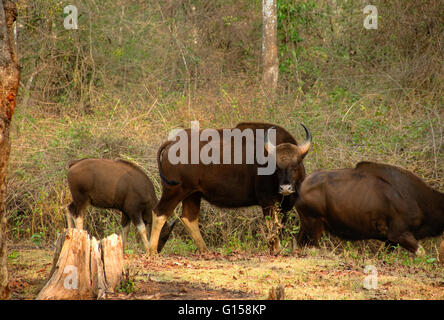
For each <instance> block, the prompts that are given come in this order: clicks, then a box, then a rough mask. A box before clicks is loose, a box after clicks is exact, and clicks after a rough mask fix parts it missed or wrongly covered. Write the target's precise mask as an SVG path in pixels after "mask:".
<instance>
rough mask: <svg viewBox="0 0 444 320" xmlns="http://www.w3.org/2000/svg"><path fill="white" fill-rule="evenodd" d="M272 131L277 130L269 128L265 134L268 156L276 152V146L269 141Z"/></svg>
mask: <svg viewBox="0 0 444 320" xmlns="http://www.w3.org/2000/svg"><path fill="white" fill-rule="evenodd" d="M271 129H273V130H276V129H275V128H274V127H271V128H269V129H268V130H267V131H266V132H265V137H264V141H265V150H267V152H268V154H272V153H274V150H276V146H275V145H274V144H273V143H271V141H269V140H268V131H270V130H271Z"/></svg>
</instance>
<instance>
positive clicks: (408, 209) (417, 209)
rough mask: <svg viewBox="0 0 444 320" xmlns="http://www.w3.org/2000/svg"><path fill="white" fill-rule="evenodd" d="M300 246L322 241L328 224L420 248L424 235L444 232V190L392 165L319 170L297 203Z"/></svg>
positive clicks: (347, 234)
mask: <svg viewBox="0 0 444 320" xmlns="http://www.w3.org/2000/svg"><path fill="white" fill-rule="evenodd" d="M296 208H297V210H298V213H299V216H300V220H301V229H300V232H299V235H298V242H299V243H300V244H301V245H315V246H317V245H318V241H319V239H320V237H321V235H322V233H323V231H324V229H326V230H327V231H329V232H330V233H332V234H334V235H337V236H339V237H341V238H344V239H351V240H363V239H378V240H382V241H385V242H386V244H387V245H392V244H399V245H401V246H402V247H404V248H405V249H407V250H409V251H411V252H416V251H417V249H418V246H419V245H418V241H417V240H419V239H423V238H427V237H436V236H439V235H440V234H442V232H443V231H444V194H443V193H441V192H439V191H436V190H433V189H432V188H430V187H429V186H427V185H426V184H425V182H424V181H423V180H422V179H420V178H419V177H418V176H416V175H414V174H413V173H411V172H409V171H407V170H405V169H402V168H399V167H396V166H392V165H387V164H379V163H373V162H360V163H358V164H357V165H356V167H355V168H350V169H340V170H330V171H324V170H321V171H317V172H314V173H312V174H311V175H309V176H308V177H307V178H306V179H305V180H304V182H303V183H302V184H301V189H300V196H299V199H298V200H297V202H296Z"/></svg>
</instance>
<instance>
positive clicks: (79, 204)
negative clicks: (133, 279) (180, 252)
mask: <svg viewBox="0 0 444 320" xmlns="http://www.w3.org/2000/svg"><path fill="white" fill-rule="evenodd" d="M68 185H69V189H70V191H71V195H72V199H73V201H72V202H71V203H70V204H69V206H68V210H69V212H70V214H71V216H72V218H73V219H74V221H75V225H76V228H79V229H83V219H84V216H85V212H86V208H87V207H88V205H89V204H91V205H93V206H95V207H99V208H109V209H110V208H113V209H118V210H120V211H121V212H122V220H121V222H122V244H123V248H124V249H125V247H126V244H127V241H128V232H129V227H130V223H131V222H133V224H134V226H135V227H136V228H137V231H138V232H139V234H140V237H141V239H142V241H143V244H144V247H145V249H146V250H148V248H149V242H148V239H147V233H148V234H149V233H150V228H151V222H152V209H153V208H154V206H155V205H156V203H157V197H156V193H155V191H154V186H153V183H152V182H151V180H150V179H149V178H148V176H147V175H146V174H145V173H144V172H143V170H142V169H141V168H139V167H138V166H137V165H135V164H133V163H131V162H128V161H125V160H120V159H119V160H110V159H81V160H75V161H72V162H71V163H70V164H69V171H68ZM174 224H175V220H174V221H172V222H171V223H167V224H165V226H164V227H163V228H162V232H161V235H160V241H159V243H158V245H157V247H156V249H157V250H158V251H159V252H160V250H162V248H163V246H164V245H165V243H166V241H167V240H168V237H169V235H170V233H171V231H172V229H173V227H174Z"/></svg>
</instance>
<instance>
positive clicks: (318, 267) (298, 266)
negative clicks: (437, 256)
mask: <svg viewBox="0 0 444 320" xmlns="http://www.w3.org/2000/svg"><path fill="white" fill-rule="evenodd" d="M9 251H10V254H9V272H10V281H11V289H12V295H11V299H35V297H36V296H37V294H38V292H39V290H40V289H41V288H42V287H43V285H44V284H45V282H46V280H47V277H48V275H49V272H50V269H51V265H52V259H53V251H52V250H51V249H49V248H38V247H35V246H31V245H12V244H11V245H10V248H9ZM124 257H125V268H126V276H125V277H124V281H123V282H122V286H121V287H120V289H118V290H116V292H115V293H112V294H108V295H107V296H106V299H144V300H158V299H167V300H168V299H169V300H173V299H187V300H193V299H215V300H218V299H229V300H244V299H246V300H248V299H267V297H268V294H269V290H270V289H271V288H272V287H276V286H278V285H281V286H283V287H284V289H285V299H290V300H293V299H303V300H304V299H310V300H312V299H314V300H318V299H335V300H343V299H345V300H354V299H383V300H394V299H396V300H397V299H424V300H428V299H438V300H444V273H443V269H442V266H439V264H430V265H428V264H415V263H406V261H410V262H412V261H413V260H412V259H413V258H412V257H409V258H408V259H410V260H404V261H390V260H388V259H382V260H381V259H364V258H363V259H356V258H350V257H348V258H347V257H344V256H338V255H335V254H333V253H331V252H328V251H327V250H324V249H308V248H305V249H300V250H297V251H296V252H295V253H294V254H292V255H287V256H271V255H267V254H257V253H256V254H251V253H246V252H234V253H231V254H228V255H224V254H221V253H217V252H211V253H208V254H205V255H201V254H195V253H189V254H186V255H178V254H162V255H160V256H158V257H148V256H146V255H145V254H144V253H143V251H141V250H135V251H133V250H131V253H130V254H125V255H124ZM368 265H373V266H374V267H375V269H374V270H376V272H377V274H376V272H374V271H373V273H372V272H370V273H366V272H365V271H364V269H365V267H366V266H368ZM369 286H370V287H371V286H373V289H372V288H370V289H366V287H369Z"/></svg>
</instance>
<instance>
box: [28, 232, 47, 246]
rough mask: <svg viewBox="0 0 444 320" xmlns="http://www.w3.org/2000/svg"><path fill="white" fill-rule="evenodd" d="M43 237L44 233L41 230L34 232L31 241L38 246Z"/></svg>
mask: <svg viewBox="0 0 444 320" xmlns="http://www.w3.org/2000/svg"><path fill="white" fill-rule="evenodd" d="M44 238H45V234H44V233H43V232H38V233H34V234H33V235H32V236H31V242H32V243H34V244H35V245H36V246H40V245H41V243H42V241H43V240H44Z"/></svg>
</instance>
